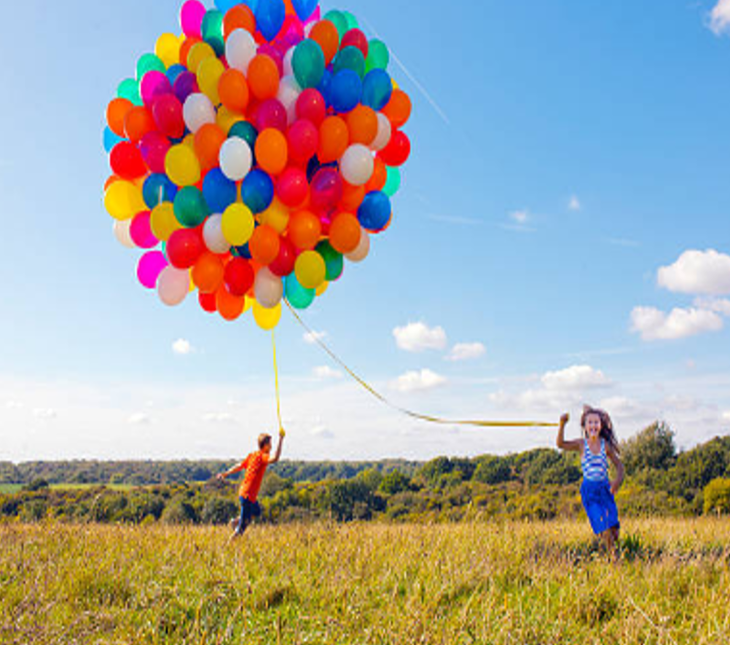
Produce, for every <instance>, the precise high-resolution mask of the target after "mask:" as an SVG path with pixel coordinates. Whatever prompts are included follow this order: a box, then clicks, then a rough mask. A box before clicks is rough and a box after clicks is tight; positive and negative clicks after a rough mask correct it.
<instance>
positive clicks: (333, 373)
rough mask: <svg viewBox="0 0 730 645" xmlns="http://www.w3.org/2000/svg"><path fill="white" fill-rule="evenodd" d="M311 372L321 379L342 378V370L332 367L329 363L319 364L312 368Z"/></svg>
mask: <svg viewBox="0 0 730 645" xmlns="http://www.w3.org/2000/svg"><path fill="white" fill-rule="evenodd" d="M312 373H313V374H314V375H315V376H316V377H317V378H321V379H330V378H342V376H343V374H342V372H340V371H339V370H335V369H332V368H331V367H330V366H329V365H319V366H317V367H315V368H314V369H313V370H312Z"/></svg>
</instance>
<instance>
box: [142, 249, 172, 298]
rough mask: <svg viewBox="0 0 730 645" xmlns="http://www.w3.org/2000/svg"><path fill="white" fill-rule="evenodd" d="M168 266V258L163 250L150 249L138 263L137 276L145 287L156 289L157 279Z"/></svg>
mask: <svg viewBox="0 0 730 645" xmlns="http://www.w3.org/2000/svg"><path fill="white" fill-rule="evenodd" d="M166 266H167V259H166V258H165V256H164V254H163V253H162V252H161V251H148V252H147V253H145V254H144V255H143V256H142V257H141V258H140V259H139V262H138V263H137V278H138V279H139V281H140V283H141V284H142V286H143V287H146V288H147V289H154V288H155V287H156V286H157V279H158V278H159V277H160V273H162V271H163V269H164V268H165V267H166Z"/></svg>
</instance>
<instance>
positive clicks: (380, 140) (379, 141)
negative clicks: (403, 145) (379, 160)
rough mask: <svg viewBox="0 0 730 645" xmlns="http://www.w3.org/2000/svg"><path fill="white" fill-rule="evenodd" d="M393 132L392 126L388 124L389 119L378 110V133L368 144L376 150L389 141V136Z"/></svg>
mask: <svg viewBox="0 0 730 645" xmlns="http://www.w3.org/2000/svg"><path fill="white" fill-rule="evenodd" d="M392 134H393V128H392V127H391V125H390V120H389V119H388V117H387V116H385V114H383V113H382V112H378V134H376V135H375V139H374V140H373V142H372V143H371V144H370V147H371V148H372V149H373V150H375V151H376V152H378V151H379V150H382V149H383V148H385V146H387V145H388V143H390V137H391V135H392Z"/></svg>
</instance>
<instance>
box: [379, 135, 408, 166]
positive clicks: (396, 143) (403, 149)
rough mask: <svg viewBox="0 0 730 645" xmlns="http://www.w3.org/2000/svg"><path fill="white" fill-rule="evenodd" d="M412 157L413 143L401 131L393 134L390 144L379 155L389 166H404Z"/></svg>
mask: <svg viewBox="0 0 730 645" xmlns="http://www.w3.org/2000/svg"><path fill="white" fill-rule="evenodd" d="M410 155H411V142H410V140H409V139H408V137H407V136H406V133H405V132H401V131H400V130H396V131H395V132H393V135H392V136H391V138H390V143H389V144H388V145H387V146H385V148H383V149H382V150H381V151H380V153H379V154H378V156H379V157H380V158H381V159H382V160H383V161H384V162H385V163H386V164H387V165H388V166H402V165H403V164H404V163H405V162H406V160H407V159H408V157H410Z"/></svg>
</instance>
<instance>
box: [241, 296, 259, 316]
mask: <svg viewBox="0 0 730 645" xmlns="http://www.w3.org/2000/svg"><path fill="white" fill-rule="evenodd" d="M254 302H256V298H252V297H251V296H244V300H243V313H246V312H247V311H248V310H249V309H251V307H253V303H254Z"/></svg>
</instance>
